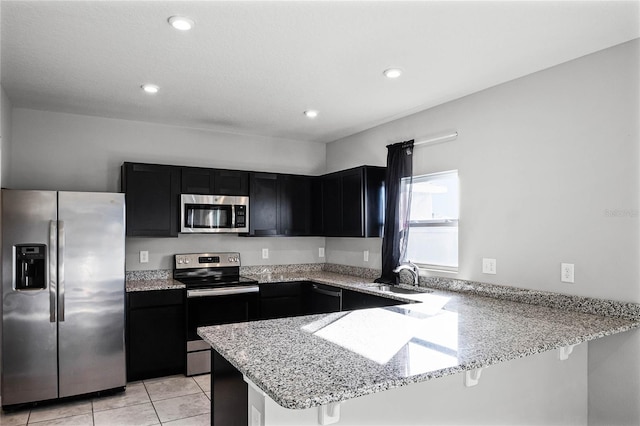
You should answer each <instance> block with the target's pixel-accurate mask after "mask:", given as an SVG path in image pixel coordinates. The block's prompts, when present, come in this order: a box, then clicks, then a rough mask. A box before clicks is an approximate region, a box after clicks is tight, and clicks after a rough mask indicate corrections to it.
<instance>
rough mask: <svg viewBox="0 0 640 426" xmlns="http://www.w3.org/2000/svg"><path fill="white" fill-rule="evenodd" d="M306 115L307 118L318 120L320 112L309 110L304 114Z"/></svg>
mask: <svg viewBox="0 0 640 426" xmlns="http://www.w3.org/2000/svg"><path fill="white" fill-rule="evenodd" d="M304 115H306V116H307V118H316V117H317V116H318V111H316V110H315V109H308V110H306V111H305V112H304Z"/></svg>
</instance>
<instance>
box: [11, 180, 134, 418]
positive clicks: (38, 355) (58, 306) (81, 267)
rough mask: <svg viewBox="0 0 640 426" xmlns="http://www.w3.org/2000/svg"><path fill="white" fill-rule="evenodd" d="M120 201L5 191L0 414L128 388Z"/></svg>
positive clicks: (114, 196)
mask: <svg viewBox="0 0 640 426" xmlns="http://www.w3.org/2000/svg"><path fill="white" fill-rule="evenodd" d="M124 235H125V225H124V196H123V194H111V193H88V192H56V191H19V190H2V392H1V395H2V405H3V406H8V405H13V404H21V403H27V402H35V401H42V400H48V399H55V398H63V397H67V396H73V395H81V394H85V393H92V392H97V391H101V390H107V389H112V388H120V387H123V386H125V385H126V370H125V369H126V367H125V365H126V364H125V352H124V321H125V312H124V306H125V288H124V253H125V251H124V250H125V248H124V247H125V239H124Z"/></svg>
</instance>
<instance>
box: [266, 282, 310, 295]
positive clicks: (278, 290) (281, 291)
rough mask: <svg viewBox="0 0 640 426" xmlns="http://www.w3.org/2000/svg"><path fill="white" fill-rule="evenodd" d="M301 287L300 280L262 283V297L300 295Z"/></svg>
mask: <svg viewBox="0 0 640 426" xmlns="http://www.w3.org/2000/svg"><path fill="white" fill-rule="evenodd" d="M301 288H302V283H301V282H300V281H294V282H282V283H271V284H260V297H284V296H299V295H300V292H301Z"/></svg>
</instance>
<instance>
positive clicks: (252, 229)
mask: <svg viewBox="0 0 640 426" xmlns="http://www.w3.org/2000/svg"><path fill="white" fill-rule="evenodd" d="M279 213H280V211H279V206H278V175H277V174H275V173H251V175H250V177H249V235H252V236H256V237H265V236H273V235H279V221H280V220H279V217H280V214H279Z"/></svg>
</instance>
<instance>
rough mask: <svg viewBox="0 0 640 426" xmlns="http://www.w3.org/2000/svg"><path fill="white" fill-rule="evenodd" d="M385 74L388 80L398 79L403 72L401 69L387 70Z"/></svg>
mask: <svg viewBox="0 0 640 426" xmlns="http://www.w3.org/2000/svg"><path fill="white" fill-rule="evenodd" d="M383 74H384V75H385V77H387V78H398V77H400V76H401V75H402V70H401V69H400V68H387V69H386V70H384V72H383Z"/></svg>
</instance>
